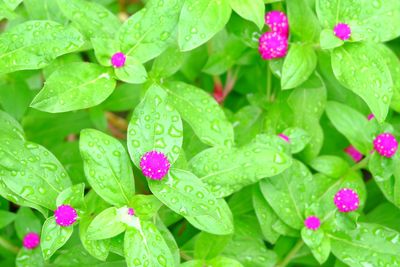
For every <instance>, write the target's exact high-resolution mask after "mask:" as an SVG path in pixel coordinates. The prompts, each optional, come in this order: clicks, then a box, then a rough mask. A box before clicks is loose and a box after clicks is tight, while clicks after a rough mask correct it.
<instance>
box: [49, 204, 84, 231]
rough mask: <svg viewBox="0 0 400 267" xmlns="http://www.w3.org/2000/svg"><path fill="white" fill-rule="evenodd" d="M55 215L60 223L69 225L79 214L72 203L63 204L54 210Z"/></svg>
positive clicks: (63, 225) (64, 225)
mask: <svg viewBox="0 0 400 267" xmlns="http://www.w3.org/2000/svg"><path fill="white" fill-rule="evenodd" d="M54 217H55V219H56V223H57V224H58V225H60V226H62V227H67V226H70V225H72V224H74V223H75V222H76V219H77V218H78V214H77V212H76V210H75V209H74V208H73V207H71V206H70V205H61V206H58V207H57V209H56V210H55V211H54Z"/></svg>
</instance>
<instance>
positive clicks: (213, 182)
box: [189, 135, 292, 197]
mask: <svg viewBox="0 0 400 267" xmlns="http://www.w3.org/2000/svg"><path fill="white" fill-rule="evenodd" d="M282 143H283V141H281V140H280V138H279V137H276V136H274V137H270V136H261V135H260V136H258V137H257V138H256V139H255V140H253V142H251V143H250V144H248V145H245V146H243V147H240V148H226V147H220V146H218V147H213V148H209V149H206V150H204V151H202V152H200V153H199V154H197V155H196V156H195V157H194V158H192V160H191V161H190V162H189V164H190V168H191V169H192V170H193V173H194V174H196V175H197V176H198V177H199V178H200V179H201V180H202V181H203V182H205V183H206V184H208V185H209V186H210V190H211V192H212V193H213V194H214V195H216V196H217V197H225V196H228V195H230V194H232V193H234V192H236V191H239V190H240V189H241V188H243V187H245V186H247V185H250V184H253V183H255V182H257V181H259V180H261V179H263V178H265V177H271V176H274V175H277V174H279V173H281V172H283V171H284V170H285V169H287V168H288V167H290V165H291V164H292V159H291V158H290V156H288V155H287V154H286V153H284V152H281V151H282V148H281V146H282Z"/></svg>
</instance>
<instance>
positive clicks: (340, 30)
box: [333, 23, 351, 41]
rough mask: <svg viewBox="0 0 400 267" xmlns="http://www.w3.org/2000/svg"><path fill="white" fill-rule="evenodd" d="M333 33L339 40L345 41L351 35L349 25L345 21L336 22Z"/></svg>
mask: <svg viewBox="0 0 400 267" xmlns="http://www.w3.org/2000/svg"><path fill="white" fill-rule="evenodd" d="M333 32H334V34H335V35H336V37H337V38H339V39H340V40H343V41H346V40H348V39H349V38H350V36H351V29H350V26H349V25H347V24H346V23H338V24H336V26H335V28H334V29H333Z"/></svg>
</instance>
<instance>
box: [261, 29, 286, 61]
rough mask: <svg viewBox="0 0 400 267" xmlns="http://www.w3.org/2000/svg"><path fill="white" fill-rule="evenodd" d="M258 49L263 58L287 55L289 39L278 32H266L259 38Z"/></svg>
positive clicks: (268, 58)
mask: <svg viewBox="0 0 400 267" xmlns="http://www.w3.org/2000/svg"><path fill="white" fill-rule="evenodd" d="M258 50H259V52H260V54H261V56H262V58H263V59H267V60H270V59H275V58H281V57H284V56H286V53H287V50H288V40H287V38H286V37H285V36H282V35H280V34H279V33H277V32H266V33H264V34H263V35H261V37H260V39H259V46H258Z"/></svg>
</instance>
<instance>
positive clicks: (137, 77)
mask: <svg viewBox="0 0 400 267" xmlns="http://www.w3.org/2000/svg"><path fill="white" fill-rule="evenodd" d="M115 75H116V76H117V78H118V79H120V80H121V81H123V82H127V83H133V84H138V83H144V82H145V81H146V80H147V71H146V68H145V67H144V66H143V64H142V63H140V61H138V60H137V59H136V58H133V57H130V56H128V57H127V58H126V62H125V65H124V66H123V67H121V68H116V69H115Z"/></svg>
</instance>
